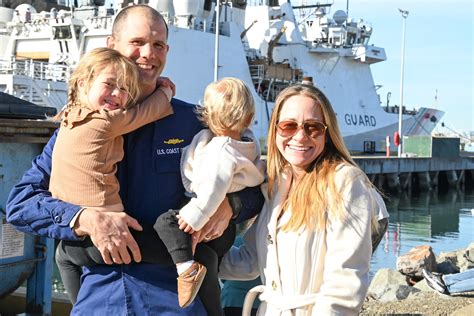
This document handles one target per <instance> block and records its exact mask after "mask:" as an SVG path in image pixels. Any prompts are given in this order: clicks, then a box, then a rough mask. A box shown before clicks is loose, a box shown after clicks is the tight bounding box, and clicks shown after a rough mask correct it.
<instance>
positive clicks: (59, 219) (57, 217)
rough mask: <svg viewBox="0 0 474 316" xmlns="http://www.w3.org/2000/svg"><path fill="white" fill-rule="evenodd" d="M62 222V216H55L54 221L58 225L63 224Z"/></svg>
mask: <svg viewBox="0 0 474 316" xmlns="http://www.w3.org/2000/svg"><path fill="white" fill-rule="evenodd" d="M61 220H62V218H61V216H59V215H56V216H54V221H55V222H56V223H61Z"/></svg>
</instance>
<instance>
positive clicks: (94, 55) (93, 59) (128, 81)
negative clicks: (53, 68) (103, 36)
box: [68, 47, 140, 107]
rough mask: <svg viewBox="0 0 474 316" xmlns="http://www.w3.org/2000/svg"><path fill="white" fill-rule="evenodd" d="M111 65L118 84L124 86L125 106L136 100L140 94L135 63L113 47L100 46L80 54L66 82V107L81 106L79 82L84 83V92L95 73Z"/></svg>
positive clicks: (88, 87)
mask: <svg viewBox="0 0 474 316" xmlns="http://www.w3.org/2000/svg"><path fill="white" fill-rule="evenodd" d="M109 67H112V68H113V69H114V70H115V71H116V72H117V77H118V82H117V84H118V85H119V86H123V87H125V88H126V90H127V92H128V99H127V103H126V105H125V106H126V107H128V106H130V105H131V104H133V103H135V102H137V100H138V97H139V96H140V79H139V78H140V77H139V73H138V69H137V67H136V65H135V64H134V63H133V62H132V61H131V60H130V59H128V58H127V57H125V56H123V55H122V54H120V53H119V52H118V51H116V50H115V49H111V48H107V47H102V48H96V49H93V50H91V51H90V52H88V53H86V54H85V55H84V56H82V58H81V60H80V61H79V64H78V65H77V67H76V69H75V70H74V72H73V74H72V75H71V78H70V79H69V83H68V107H74V106H81V105H83V103H84V102H86V101H84V100H81V97H82V95H81V94H79V91H80V89H79V83H80V81H83V82H84V83H85V89H86V91H85V92H86V93H87V92H88V91H89V89H90V86H91V84H92V82H93V81H94V79H95V78H96V77H97V75H98V74H99V73H100V72H101V71H103V70H105V69H107V68H109Z"/></svg>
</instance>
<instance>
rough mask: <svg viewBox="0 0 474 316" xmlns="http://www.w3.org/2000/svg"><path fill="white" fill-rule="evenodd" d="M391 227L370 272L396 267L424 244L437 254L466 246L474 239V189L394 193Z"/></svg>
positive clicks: (390, 207)
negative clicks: (407, 255)
mask: <svg viewBox="0 0 474 316" xmlns="http://www.w3.org/2000/svg"><path fill="white" fill-rule="evenodd" d="M385 202H386V205H387V209H388V211H389V213H390V218H389V221H390V224H389V227H388V231H387V233H386V235H385V237H384V239H382V241H381V242H380V245H379V247H378V248H377V250H376V251H375V253H374V255H373V257H372V262H371V263H372V266H371V270H370V275H371V277H373V275H374V274H375V273H376V272H377V270H378V269H380V268H390V269H395V268H396V260H397V257H398V256H400V255H403V254H406V253H407V252H408V251H410V249H412V248H413V247H416V246H420V245H430V246H431V247H432V248H433V251H434V253H435V255H437V256H438V255H439V254H440V253H441V252H449V251H454V250H457V249H461V248H466V247H467V246H468V245H469V244H470V243H472V242H474V214H473V213H472V212H471V209H474V191H470V192H465V193H462V192H459V191H458V192H456V191H450V192H448V193H444V194H439V193H424V194H421V195H419V196H410V197H409V196H407V195H400V196H398V197H397V196H390V197H388V198H387V199H386V201H385Z"/></svg>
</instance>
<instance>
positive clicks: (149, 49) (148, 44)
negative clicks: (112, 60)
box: [107, 10, 169, 95]
mask: <svg viewBox="0 0 474 316" xmlns="http://www.w3.org/2000/svg"><path fill="white" fill-rule="evenodd" d="M107 44H108V46H109V47H110V48H113V49H116V50H118V51H119V52H120V53H121V54H122V55H124V56H127V57H128V58H130V59H131V60H133V61H134V62H135V63H136V64H137V66H138V70H139V72H140V82H141V86H142V89H143V90H144V91H143V93H144V95H148V94H149V93H151V92H153V91H154V90H155V86H156V80H157V78H158V77H159V76H160V75H161V73H162V72H163V68H164V67H165V64H166V55H167V54H168V49H169V48H168V45H167V39H166V27H165V24H164V22H163V21H162V20H158V21H154V20H153V19H152V18H151V17H148V16H147V14H143V12H140V11H138V10H137V11H134V12H130V14H129V16H128V17H127V19H126V20H125V21H124V22H123V24H122V26H121V29H120V30H119V32H118V36H117V37H116V38H114V37H111V38H109V40H108V42H107Z"/></svg>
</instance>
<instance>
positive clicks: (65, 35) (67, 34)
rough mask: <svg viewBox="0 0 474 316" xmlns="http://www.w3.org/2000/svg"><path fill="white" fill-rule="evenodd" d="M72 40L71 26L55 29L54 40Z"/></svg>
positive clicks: (56, 27)
mask: <svg viewBox="0 0 474 316" xmlns="http://www.w3.org/2000/svg"><path fill="white" fill-rule="evenodd" d="M70 38H72V34H71V29H70V28H69V26H55V27H54V28H53V39H55V40H56V39H70Z"/></svg>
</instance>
